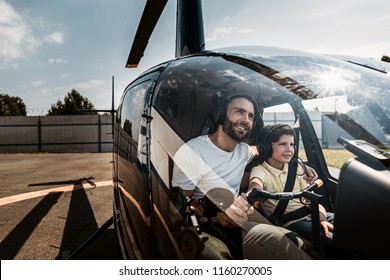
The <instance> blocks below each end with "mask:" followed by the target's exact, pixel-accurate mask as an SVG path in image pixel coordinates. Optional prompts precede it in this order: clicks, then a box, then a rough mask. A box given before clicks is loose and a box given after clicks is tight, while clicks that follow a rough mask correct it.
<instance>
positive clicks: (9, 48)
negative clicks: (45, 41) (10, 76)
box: [0, 0, 40, 64]
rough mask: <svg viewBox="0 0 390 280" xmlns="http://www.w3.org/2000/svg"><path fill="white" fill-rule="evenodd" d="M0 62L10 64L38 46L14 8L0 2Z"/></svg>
mask: <svg viewBox="0 0 390 280" xmlns="http://www.w3.org/2000/svg"><path fill="white" fill-rule="evenodd" d="M0 14H1V18H0V62H1V63H2V64H10V63H12V61H13V60H15V59H19V58H21V57H23V56H24V55H25V54H26V53H27V52H31V51H33V50H34V49H36V48H37V47H39V46H40V42H39V40H37V39H36V38H35V37H34V36H33V35H32V29H31V27H30V26H29V25H28V24H27V22H26V21H24V19H23V17H21V16H20V15H19V14H18V13H17V12H16V11H15V10H14V8H13V7H12V6H11V5H9V4H8V3H6V2H5V1H3V0H0Z"/></svg>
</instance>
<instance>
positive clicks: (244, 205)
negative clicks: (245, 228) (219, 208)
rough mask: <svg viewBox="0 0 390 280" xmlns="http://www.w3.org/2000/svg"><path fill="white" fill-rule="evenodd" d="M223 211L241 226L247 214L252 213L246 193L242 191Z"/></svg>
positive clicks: (246, 218)
mask: <svg viewBox="0 0 390 280" xmlns="http://www.w3.org/2000/svg"><path fill="white" fill-rule="evenodd" d="M225 213H226V215H227V216H228V217H229V218H230V219H231V220H232V221H233V222H234V223H235V224H237V225H239V226H241V225H242V224H243V223H245V222H246V221H247V220H248V215H249V214H252V213H253V206H251V205H250V204H249V203H248V201H247V199H246V194H244V193H242V194H241V195H240V196H238V197H237V198H236V199H235V200H234V202H233V204H232V205H230V206H229V207H228V208H227V209H226V211H225Z"/></svg>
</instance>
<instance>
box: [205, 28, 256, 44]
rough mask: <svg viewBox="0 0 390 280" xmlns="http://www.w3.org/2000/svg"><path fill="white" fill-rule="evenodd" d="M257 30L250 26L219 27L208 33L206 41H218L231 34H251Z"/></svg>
mask: <svg viewBox="0 0 390 280" xmlns="http://www.w3.org/2000/svg"><path fill="white" fill-rule="evenodd" d="M255 31H256V29H254V28H250V27H241V28H237V27H218V28H215V29H214V30H213V31H212V32H211V34H209V35H208V38H207V39H206V41H216V40H219V39H222V38H225V37H229V36H234V35H243V34H250V33H253V32H255Z"/></svg>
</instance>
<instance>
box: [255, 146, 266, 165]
mask: <svg viewBox="0 0 390 280" xmlns="http://www.w3.org/2000/svg"><path fill="white" fill-rule="evenodd" d="M257 151H258V152H259V160H260V161H261V162H264V161H265V160H266V158H267V148H266V147H265V145H264V144H263V143H258V144H257Z"/></svg>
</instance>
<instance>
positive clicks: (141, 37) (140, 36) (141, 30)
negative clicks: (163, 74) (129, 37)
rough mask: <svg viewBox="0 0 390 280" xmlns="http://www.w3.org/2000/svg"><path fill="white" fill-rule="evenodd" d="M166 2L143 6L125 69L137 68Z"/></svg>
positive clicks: (157, 0)
mask: <svg viewBox="0 0 390 280" xmlns="http://www.w3.org/2000/svg"><path fill="white" fill-rule="evenodd" d="M167 1H168V0H148V1H147V2H146V5H145V9H144V11H143V14H142V17H141V20H140V23H139V25H138V29H137V33H136V34H135V38H134V41H133V45H132V46H131V50H130V54H129V57H128V59H127V63H126V68H135V67H137V66H138V63H139V61H140V60H141V57H142V56H143V55H144V51H145V49H146V46H147V44H148V42H149V38H150V36H151V35H152V32H153V30H154V27H155V26H156V24H157V21H158V19H159V18H160V16H161V14H162V11H163V10H164V7H165V4H166V3H167Z"/></svg>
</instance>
